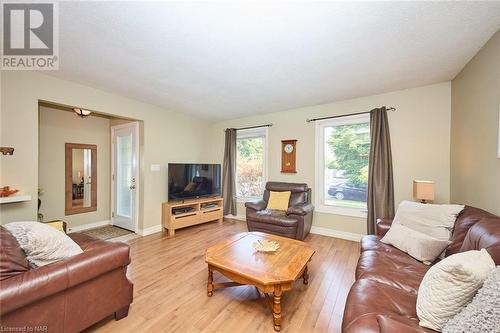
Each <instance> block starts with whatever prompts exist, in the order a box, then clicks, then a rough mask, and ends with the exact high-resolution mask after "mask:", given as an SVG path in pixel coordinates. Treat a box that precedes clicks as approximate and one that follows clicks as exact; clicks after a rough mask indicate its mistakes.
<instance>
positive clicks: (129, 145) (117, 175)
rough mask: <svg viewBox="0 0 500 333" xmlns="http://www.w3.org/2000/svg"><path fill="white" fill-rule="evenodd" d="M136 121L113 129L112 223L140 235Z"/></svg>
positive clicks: (137, 129)
mask: <svg viewBox="0 0 500 333" xmlns="http://www.w3.org/2000/svg"><path fill="white" fill-rule="evenodd" d="M138 133H139V124H138V123H137V122H132V123H127V124H123V125H117V126H111V137H112V151H113V154H112V155H113V156H112V171H111V172H112V176H111V179H112V185H111V186H112V189H111V193H112V214H111V223H112V224H113V225H116V226H118V227H121V228H125V229H128V230H131V231H134V232H137V212H138V200H137V193H138V192H137V191H138V186H139V181H138V180H139V177H138V169H139V168H138V162H139V144H138V136H139V135H138Z"/></svg>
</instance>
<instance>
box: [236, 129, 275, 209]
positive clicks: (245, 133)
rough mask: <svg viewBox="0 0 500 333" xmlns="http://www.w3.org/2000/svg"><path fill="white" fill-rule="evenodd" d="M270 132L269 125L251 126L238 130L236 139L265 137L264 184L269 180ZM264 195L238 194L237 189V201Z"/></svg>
mask: <svg viewBox="0 0 500 333" xmlns="http://www.w3.org/2000/svg"><path fill="white" fill-rule="evenodd" d="M268 134H269V130H268V128H267V127H259V128H249V129H241V130H238V131H237V132H236V140H239V139H253V138H264V147H263V155H264V156H263V158H264V161H263V163H262V169H263V170H262V177H263V179H264V185H265V183H266V182H267V176H268V172H267V165H268V160H267V155H268V140H267V138H268ZM235 176H236V183H238V152H237V151H236V175H235ZM261 198H262V197H259V196H255V197H249V196H238V190H236V202H246V201H249V200H255V199H261Z"/></svg>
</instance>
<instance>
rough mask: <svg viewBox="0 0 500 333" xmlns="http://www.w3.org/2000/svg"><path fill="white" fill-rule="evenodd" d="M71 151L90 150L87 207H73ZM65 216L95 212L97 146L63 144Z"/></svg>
mask: <svg viewBox="0 0 500 333" xmlns="http://www.w3.org/2000/svg"><path fill="white" fill-rule="evenodd" d="M73 149H90V154H91V155H90V159H91V164H92V165H91V169H92V171H91V177H92V187H91V191H90V206H89V207H76V208H75V207H73V190H72V187H73V180H72V178H73ZM65 154H66V155H65V178H66V184H65V195H64V196H65V200H64V201H65V215H73V214H80V213H87V212H94V211H96V210H97V145H87V144H82V143H66V144H65Z"/></svg>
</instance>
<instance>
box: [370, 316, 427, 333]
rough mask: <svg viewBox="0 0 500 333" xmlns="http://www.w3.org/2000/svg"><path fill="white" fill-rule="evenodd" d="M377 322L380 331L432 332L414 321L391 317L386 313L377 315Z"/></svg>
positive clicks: (390, 332)
mask: <svg viewBox="0 0 500 333" xmlns="http://www.w3.org/2000/svg"><path fill="white" fill-rule="evenodd" d="M377 322H378V325H379V327H380V333H393V332H405V333H427V332H434V331H432V330H428V329H426V328H423V327H421V326H418V324H416V323H414V322H410V321H409V320H408V319H407V318H404V317H397V318H393V317H390V316H386V315H378V316H377Z"/></svg>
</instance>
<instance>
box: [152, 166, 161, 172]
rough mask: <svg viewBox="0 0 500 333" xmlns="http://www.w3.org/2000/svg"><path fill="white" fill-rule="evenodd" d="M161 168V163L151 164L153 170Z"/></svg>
mask: <svg viewBox="0 0 500 333" xmlns="http://www.w3.org/2000/svg"><path fill="white" fill-rule="evenodd" d="M160 168H161V167H160V165H159V164H151V171H160Z"/></svg>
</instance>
